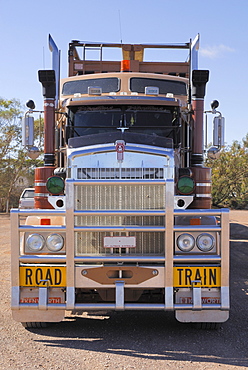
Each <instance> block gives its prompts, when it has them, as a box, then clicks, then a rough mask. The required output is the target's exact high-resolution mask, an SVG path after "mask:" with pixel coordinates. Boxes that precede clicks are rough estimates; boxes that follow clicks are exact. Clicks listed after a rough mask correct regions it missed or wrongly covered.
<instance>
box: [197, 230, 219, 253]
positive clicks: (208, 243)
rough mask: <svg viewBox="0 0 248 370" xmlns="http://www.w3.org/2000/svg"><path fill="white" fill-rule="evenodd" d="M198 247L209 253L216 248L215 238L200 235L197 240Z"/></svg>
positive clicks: (206, 234)
mask: <svg viewBox="0 0 248 370" xmlns="http://www.w3.org/2000/svg"><path fill="white" fill-rule="evenodd" d="M196 245H197V247H198V248H199V249H200V250H201V251H202V252H209V251H211V250H212V249H213V248H214V245H215V241H214V237H213V236H212V235H210V234H208V233H204V234H200V235H199V236H198V237H197V239H196Z"/></svg>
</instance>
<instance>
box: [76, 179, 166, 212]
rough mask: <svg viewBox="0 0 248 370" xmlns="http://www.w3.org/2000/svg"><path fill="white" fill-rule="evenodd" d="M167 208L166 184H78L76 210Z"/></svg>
mask: <svg viewBox="0 0 248 370" xmlns="http://www.w3.org/2000/svg"><path fill="white" fill-rule="evenodd" d="M164 208H165V185H155V184H154V185H153V184H151V185H150V184H149V185H142V184H132V185H125V184H123V185H112V184H111V185H104V184H98V185H90V184H85V185H77V186H76V187H75V210H78V211H80V210H111V209H112V210H153V209H154V210H155V209H164Z"/></svg>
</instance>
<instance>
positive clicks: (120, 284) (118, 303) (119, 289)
mask: <svg viewBox="0 0 248 370" xmlns="http://www.w3.org/2000/svg"><path fill="white" fill-rule="evenodd" d="M124 285H125V282H124V281H116V282H115V307H116V310H118V311H124Z"/></svg>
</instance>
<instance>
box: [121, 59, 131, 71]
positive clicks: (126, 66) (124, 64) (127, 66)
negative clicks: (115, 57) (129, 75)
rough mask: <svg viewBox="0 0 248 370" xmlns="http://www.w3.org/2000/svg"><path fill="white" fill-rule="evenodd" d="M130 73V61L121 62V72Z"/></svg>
mask: <svg viewBox="0 0 248 370" xmlns="http://www.w3.org/2000/svg"><path fill="white" fill-rule="evenodd" d="M129 71H130V60H127V59H124V60H122V61H121V72H129Z"/></svg>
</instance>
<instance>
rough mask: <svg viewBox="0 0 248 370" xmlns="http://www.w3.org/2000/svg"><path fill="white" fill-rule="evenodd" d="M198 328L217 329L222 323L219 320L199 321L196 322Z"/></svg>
mask: <svg viewBox="0 0 248 370" xmlns="http://www.w3.org/2000/svg"><path fill="white" fill-rule="evenodd" d="M195 326H196V328H197V329H201V330H217V329H220V328H221V323H219V322H199V323H196V324H195Z"/></svg>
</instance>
